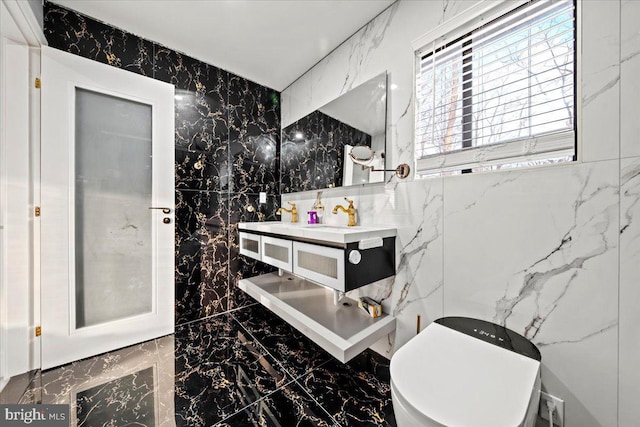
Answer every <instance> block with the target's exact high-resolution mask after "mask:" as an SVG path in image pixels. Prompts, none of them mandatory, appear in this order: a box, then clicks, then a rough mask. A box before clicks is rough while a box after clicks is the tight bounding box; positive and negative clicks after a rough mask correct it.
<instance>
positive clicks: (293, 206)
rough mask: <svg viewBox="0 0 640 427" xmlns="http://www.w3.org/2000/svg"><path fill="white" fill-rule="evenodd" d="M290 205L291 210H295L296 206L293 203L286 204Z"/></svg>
mask: <svg viewBox="0 0 640 427" xmlns="http://www.w3.org/2000/svg"><path fill="white" fill-rule="evenodd" d="M287 203H289V204H290V205H291V209H296V204H295V203H291V202H287Z"/></svg>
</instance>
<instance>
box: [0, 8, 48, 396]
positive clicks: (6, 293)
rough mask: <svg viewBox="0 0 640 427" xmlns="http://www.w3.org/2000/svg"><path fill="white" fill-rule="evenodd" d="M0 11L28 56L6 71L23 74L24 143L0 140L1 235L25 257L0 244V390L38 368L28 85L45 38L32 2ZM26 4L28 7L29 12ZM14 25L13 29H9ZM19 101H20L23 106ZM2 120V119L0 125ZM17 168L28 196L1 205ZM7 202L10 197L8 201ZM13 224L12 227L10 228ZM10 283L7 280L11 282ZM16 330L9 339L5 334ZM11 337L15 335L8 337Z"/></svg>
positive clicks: (34, 96) (36, 143)
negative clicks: (13, 270)
mask: <svg viewBox="0 0 640 427" xmlns="http://www.w3.org/2000/svg"><path fill="white" fill-rule="evenodd" d="M1 2H2V7H0V10H1V11H0V14H2V16H1V17H0V18H1V19H3V20H5V22H7V20H10V21H11V22H12V26H15V28H16V29H17V31H15V32H14V33H13V34H12V36H11V40H12V41H13V42H14V43H17V44H20V45H22V46H24V48H25V49H27V50H28V53H27V56H28V59H27V60H26V61H21V63H20V64H17V65H18V66H17V67H15V65H16V64H12V65H13V66H12V67H11V69H14V68H19V69H20V70H22V71H24V70H28V71H27V73H28V75H27V76H26V78H27V82H28V83H27V84H28V87H29V90H28V95H27V96H28V99H27V100H26V101H27V102H28V112H27V114H26V117H23V120H21V122H22V126H25V127H26V128H27V129H25V130H26V131H27V132H28V143H27V144H26V147H23V149H22V150H19V151H18V150H9V152H8V151H7V148H8V145H9V141H7V139H6V138H5V135H4V129H5V126H2V129H3V134H2V135H0V152H1V154H0V161H1V162H2V165H1V166H0V170H1V178H0V194H2V209H3V212H2V224H1V225H2V227H3V229H2V231H1V233H2V235H3V237H5V236H6V234H7V231H9V232H11V233H14V239H18V240H19V241H24V242H27V246H26V251H25V250H23V251H22V252H23V253H21V254H15V253H13V251H10V250H9V247H8V242H7V240H6V239H5V238H3V239H2V246H1V247H0V253H1V254H2V259H1V260H0V262H2V269H1V271H2V274H0V296H1V297H0V301H1V303H0V348H2V349H8V347H9V346H11V352H9V351H8V350H3V351H2V352H0V390H2V388H3V387H4V386H5V385H6V384H7V383H8V381H9V380H10V378H11V377H13V376H16V375H19V374H22V373H24V372H27V371H29V370H33V369H37V368H39V367H40V340H39V338H37V337H36V336H35V333H34V330H35V325H38V324H39V320H40V317H39V306H40V290H39V225H38V223H37V221H35V220H34V215H33V212H34V211H33V206H34V205H37V204H39V165H40V155H39V147H40V94H39V93H38V90H37V89H36V88H35V87H34V85H33V84H32V83H31V82H33V81H34V78H35V77H36V76H39V74H40V53H39V50H40V46H43V45H47V41H46V38H45V36H44V33H43V31H42V24H41V22H40V21H41V19H40V18H38V17H37V16H36V11H35V10H34V9H33V8H32V6H33V7H35V8H40V10H42V6H41V5H39V4H38V2H33V1H30V2H29V3H27V2H24V1H18V0H1ZM30 4H31V5H32V6H30ZM13 24H15V25H13ZM4 42H5V41H4V38H3V37H2V38H0V43H4ZM0 50H1V51H2V55H0V78H2V84H0V99H2V100H3V103H7V104H11V103H12V102H13V101H15V99H11V100H8V99H7V97H6V96H5V93H2V91H3V88H2V86H3V85H4V82H5V78H6V71H7V69H6V68H5V67H6V66H7V64H5V58H4V52H5V49H4V46H3V48H2V49H0ZM23 101H25V100H23ZM3 114H4V111H3ZM4 120H5V117H2V121H4ZM14 162H16V163H17V164H19V165H21V166H22V167H24V168H25V170H26V171H27V175H26V177H25V176H24V175H23V176H22V179H24V180H26V181H28V182H25V186H26V187H27V188H28V195H27V197H26V201H25V198H24V197H23V198H21V200H20V201H16V200H7V196H9V195H8V194H7V179H12V178H13V176H7V173H6V172H7V171H6V167H7V164H14ZM9 198H11V196H9ZM8 203H11V206H12V210H13V209H17V210H18V211H19V212H23V213H24V215H25V216H24V217H22V216H21V217H18V218H17V219H16V220H14V219H10V218H7V217H6V208H7V204H8ZM16 222H17V223H18V224H17V226H16V224H15V223H16ZM16 263H17V264H18V269H19V273H18V275H19V278H20V279H19V281H18V284H16V285H13V283H14V282H13V280H9V277H8V275H7V271H6V268H5V267H6V266H7V265H9V264H11V265H15V264H16ZM11 279H13V277H11ZM9 298H11V299H12V302H13V300H16V299H17V300H19V301H26V306H27V309H26V310H22V308H23V307H22V306H20V305H19V304H13V303H12V304H9V301H8V299H9ZM10 327H11V328H12V329H14V330H15V329H17V330H16V331H14V330H12V331H11V333H9V328H10ZM14 332H16V334H14Z"/></svg>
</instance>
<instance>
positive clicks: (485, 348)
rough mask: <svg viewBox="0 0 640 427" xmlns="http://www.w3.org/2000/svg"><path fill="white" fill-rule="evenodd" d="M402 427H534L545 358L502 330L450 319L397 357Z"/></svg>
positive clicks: (396, 400) (395, 394)
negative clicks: (541, 364)
mask: <svg viewBox="0 0 640 427" xmlns="http://www.w3.org/2000/svg"><path fill="white" fill-rule="evenodd" d="M390 369H391V396H392V399H393V410H394V412H395V416H396V422H397V425H398V427H418V426H419V427H442V426H446V427H533V426H534V425H535V420H536V414H537V412H538V404H539V401H540V351H539V350H538V349H537V348H536V346H535V345H533V344H532V343H531V342H530V341H529V340H527V339H526V338H524V337H523V336H521V335H519V334H517V333H516V332H513V331H511V330H509V329H507V328H504V327H502V326H499V325H496V324H493V323H490V322H485V321H483V320H477V319H470V318H466V317H445V318H442V319H438V320H436V321H435V322H433V323H432V324H430V325H429V326H427V327H426V328H425V329H424V330H423V331H422V332H421V333H420V334H418V335H417V336H416V337H414V338H413V339H412V340H410V341H409V342H408V343H407V344H405V345H404V346H403V347H402V348H400V349H399V350H398V351H397V352H396V353H395V354H394V356H393V357H392V358H391V368H390Z"/></svg>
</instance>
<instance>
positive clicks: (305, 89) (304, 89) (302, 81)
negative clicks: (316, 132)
mask: <svg viewBox="0 0 640 427" xmlns="http://www.w3.org/2000/svg"><path fill="white" fill-rule="evenodd" d="M312 93H313V84H312V81H311V73H310V72H309V73H306V74H303V75H302V76H301V77H300V78H299V79H298V80H296V81H295V82H294V83H293V84H292V85H291V86H289V87H288V88H287V89H286V90H284V91H282V93H281V95H280V96H281V97H282V98H283V99H284V100H285V101H284V102H283V103H282V107H281V109H280V119H281V126H282V129H284V128H285V127H287V126H289V125H290V124H291V123H293V122H295V121H296V120H298V119H301V118H303V117H304V116H306V115H307V114H309V113H311V112H312V111H313V110H314V109H315V108H314V107H312V104H311V102H312Z"/></svg>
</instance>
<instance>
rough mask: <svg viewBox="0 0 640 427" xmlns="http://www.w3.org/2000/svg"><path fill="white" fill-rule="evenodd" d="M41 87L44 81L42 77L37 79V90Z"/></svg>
mask: <svg viewBox="0 0 640 427" xmlns="http://www.w3.org/2000/svg"><path fill="white" fill-rule="evenodd" d="M40 87H42V81H41V80H40V77H36V89H40Z"/></svg>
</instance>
